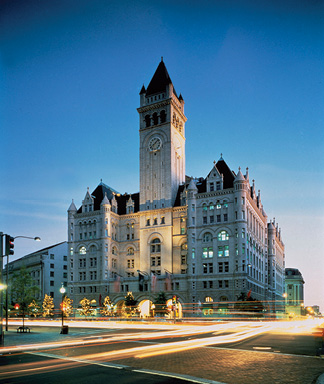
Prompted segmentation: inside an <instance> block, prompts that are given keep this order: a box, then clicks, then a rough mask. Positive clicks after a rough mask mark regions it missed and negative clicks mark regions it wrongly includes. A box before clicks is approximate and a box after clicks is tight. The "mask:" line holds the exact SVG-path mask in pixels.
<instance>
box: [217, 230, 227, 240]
mask: <svg viewBox="0 0 324 384" xmlns="http://www.w3.org/2000/svg"><path fill="white" fill-rule="evenodd" d="M217 238H218V240H219V241H225V240H228V239H229V235H228V232H226V231H221V232H219V234H218V236H217Z"/></svg>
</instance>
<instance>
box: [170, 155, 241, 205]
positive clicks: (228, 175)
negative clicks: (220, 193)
mask: <svg viewBox="0 0 324 384" xmlns="http://www.w3.org/2000/svg"><path fill="white" fill-rule="evenodd" d="M216 168H217V170H218V172H219V173H220V174H223V176H224V184H223V188H224V189H228V188H233V186H234V185H233V182H234V180H235V175H234V173H233V172H232V171H231V170H230V169H229V167H228V165H227V164H226V162H225V161H224V160H223V159H222V158H221V159H220V160H218V162H217V163H216ZM210 174H211V172H209V174H208V175H207V177H208V176H209V175H210ZM207 177H206V178H204V177H199V178H196V179H195V183H196V187H197V190H198V193H204V192H207ZM190 180H191V177H188V176H186V188H187V187H188V185H189V183H190ZM180 188H182V190H183V186H180V187H179V190H178V195H177V199H176V202H177V203H178V205H179V204H180V192H182V190H181V191H180ZM179 191H180V192H179ZM175 205H177V204H175Z"/></svg>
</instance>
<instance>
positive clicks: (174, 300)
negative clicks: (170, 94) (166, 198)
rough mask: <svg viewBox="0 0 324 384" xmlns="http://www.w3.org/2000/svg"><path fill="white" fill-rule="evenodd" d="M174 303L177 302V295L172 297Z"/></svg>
mask: <svg viewBox="0 0 324 384" xmlns="http://www.w3.org/2000/svg"><path fill="white" fill-rule="evenodd" d="M172 304H174V305H175V304H177V296H173V297H172Z"/></svg>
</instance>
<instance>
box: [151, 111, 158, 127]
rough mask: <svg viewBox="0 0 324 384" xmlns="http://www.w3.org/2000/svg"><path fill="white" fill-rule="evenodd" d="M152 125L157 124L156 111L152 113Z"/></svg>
mask: <svg viewBox="0 0 324 384" xmlns="http://www.w3.org/2000/svg"><path fill="white" fill-rule="evenodd" d="M152 117H153V125H157V124H159V120H158V115H157V113H156V112H154V113H153V116H152Z"/></svg>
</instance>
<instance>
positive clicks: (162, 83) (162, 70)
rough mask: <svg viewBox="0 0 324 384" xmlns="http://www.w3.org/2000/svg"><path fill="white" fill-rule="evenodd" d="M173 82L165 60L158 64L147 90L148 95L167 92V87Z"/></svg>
mask: <svg viewBox="0 0 324 384" xmlns="http://www.w3.org/2000/svg"><path fill="white" fill-rule="evenodd" d="M169 84H172V81H171V79H170V76H169V74H168V71H167V69H166V66H165V64H164V62H163V61H161V62H160V64H159V65H158V67H157V69H156V71H155V73H154V75H153V77H152V80H151V81H150V84H149V85H148V87H147V90H146V96H149V95H153V94H156V93H161V92H165V90H166V87H167V86H168V85H169Z"/></svg>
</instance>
